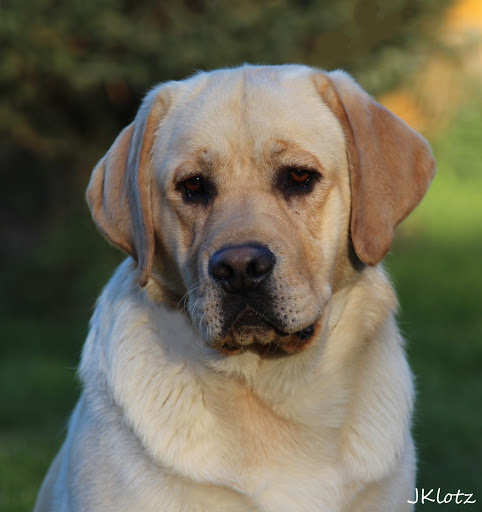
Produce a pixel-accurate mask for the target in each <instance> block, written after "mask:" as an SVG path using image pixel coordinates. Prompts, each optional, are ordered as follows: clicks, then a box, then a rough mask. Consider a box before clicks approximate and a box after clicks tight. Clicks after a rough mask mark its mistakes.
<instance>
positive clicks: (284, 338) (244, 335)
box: [216, 307, 320, 357]
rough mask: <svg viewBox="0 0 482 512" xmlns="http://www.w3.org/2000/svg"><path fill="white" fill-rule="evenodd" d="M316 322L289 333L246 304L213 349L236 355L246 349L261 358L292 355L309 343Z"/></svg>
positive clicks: (316, 327) (316, 325)
mask: <svg viewBox="0 0 482 512" xmlns="http://www.w3.org/2000/svg"><path fill="white" fill-rule="evenodd" d="M319 323H320V321H319V320H318V321H317V322H315V323H313V324H311V325H308V326H306V327H304V328H303V329H301V330H299V331H297V332H292V333H290V332H286V331H284V330H282V329H280V328H279V327H277V326H276V325H274V324H273V323H271V322H270V321H269V320H268V319H267V318H265V317H263V316H262V315H261V314H259V313H257V312H256V311H254V310H252V309H251V308H249V307H248V308H246V309H245V310H244V311H243V312H242V313H241V314H240V315H239V316H238V318H237V319H236V321H235V322H234V323H233V325H232V326H231V328H230V329H229V331H228V333H227V335H226V336H225V337H224V338H223V340H222V343H221V344H220V346H218V347H216V349H217V350H218V351H219V352H220V353H222V354H224V355H235V354H239V353H241V352H244V351H247V350H250V351H254V352H257V353H258V354H259V355H260V356H263V357H267V356H276V355H286V354H293V353H296V352H300V351H302V350H304V349H306V348H308V346H310V345H311V344H312V342H313V340H314V338H315V332H316V331H317V330H318V324H319Z"/></svg>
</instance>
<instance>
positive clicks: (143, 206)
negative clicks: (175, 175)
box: [87, 89, 167, 286]
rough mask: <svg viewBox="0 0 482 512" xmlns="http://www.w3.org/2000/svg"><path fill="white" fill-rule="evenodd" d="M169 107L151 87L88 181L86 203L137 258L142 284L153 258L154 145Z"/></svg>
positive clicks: (100, 223) (109, 236)
mask: <svg viewBox="0 0 482 512" xmlns="http://www.w3.org/2000/svg"><path fill="white" fill-rule="evenodd" d="M166 110H167V108H166V103H165V99H164V96H163V95H161V91H159V89H157V90H153V91H152V92H151V93H149V94H148V95H147V96H146V98H145V100H144V102H143V103H142V105H141V107H140V109H139V111H138V113H137V115H136V118H135V120H134V122H133V123H131V124H130V125H129V126H127V127H126V128H125V129H124V130H123V131H122V132H121V133H120V134H119V136H118V137H117V139H116V140H115V142H114V144H113V145H112V147H111V148H110V149H109V151H108V152H107V153H106V155H105V156H104V157H103V158H102V159H101V160H100V161H99V163H98V164H97V165H96V167H95V168H94V171H93V173H92V176H91V178H90V182H89V185H88V187H87V203H88V205H89V208H90V211H91V213H92V216H93V218H94V221H95V223H96V224H97V227H98V228H99V229H100V230H101V231H102V233H103V234H104V236H105V237H106V238H107V239H108V240H109V241H110V242H111V243H112V244H114V245H116V246H117V247H120V248H121V249H122V250H123V251H125V252H127V253H128V254H130V255H131V256H132V257H133V258H134V259H135V260H137V264H138V268H139V281H140V284H141V285H142V286H145V285H146V283H147V281H148V279H149V276H150V273H151V270H152V264H153V260H154V228H153V222H152V211H151V175H152V170H151V166H152V161H151V157H152V149H153V143H154V139H155V136H156V132H157V127H158V126H159V123H160V121H161V119H162V117H163V115H164V114H165V112H166Z"/></svg>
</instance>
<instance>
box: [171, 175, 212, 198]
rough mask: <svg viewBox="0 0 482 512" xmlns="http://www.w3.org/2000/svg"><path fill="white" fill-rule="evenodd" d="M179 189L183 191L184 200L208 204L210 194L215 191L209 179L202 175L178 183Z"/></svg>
mask: <svg viewBox="0 0 482 512" xmlns="http://www.w3.org/2000/svg"><path fill="white" fill-rule="evenodd" d="M178 189H179V191H180V192H181V193H182V196H183V198H184V201H186V202H189V203H202V204H207V203H208V202H209V198H210V196H211V195H212V194H213V193H214V190H213V187H212V186H211V185H210V183H209V181H207V180H204V179H203V178H202V177H201V176H192V177H191V178H188V179H187V180H184V181H181V182H180V183H179V184H178Z"/></svg>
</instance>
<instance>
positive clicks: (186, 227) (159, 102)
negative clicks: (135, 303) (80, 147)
mask: <svg viewBox="0 0 482 512" xmlns="http://www.w3.org/2000/svg"><path fill="white" fill-rule="evenodd" d="M433 174H434V161H433V158H432V154H431V152H430V149H429V147H428V145H427V143H426V141H425V140H424V139H423V138H422V137H421V136H420V135H418V134H417V133H415V132H414V131H413V130H411V129H410V128H409V127H408V126H407V125H406V124H405V123H404V122H403V121H401V120H400V119H398V118H397V117H395V116H394V115H393V114H391V113H390V112H388V111H387V110H386V109H384V108H383V107H382V106H381V105H379V104H377V103H376V102H375V101H373V100H372V99H371V98H370V97H369V96H368V95H367V94H366V93H365V92H364V91H362V90H361V89H360V88H359V87H358V86H357V85H356V84H355V83H354V82H353V80H352V79H351V78H350V77H348V76H347V75H346V74H344V73H342V72H333V73H324V72H321V71H318V70H314V69H310V68H307V67H303V66H279V67H276V66H275V67H251V66H245V67H243V68H239V69H233V70H221V71H215V72H211V73H202V74H199V75H196V76H195V77H193V78H191V79H189V80H186V81H183V82H171V83H167V84H165V85H161V86H159V87H157V88H156V89H154V90H153V91H152V92H151V93H149V94H148V95H147V97H146V99H145V100H144V103H143V104H142V106H141V108H140V110H139V112H138V114H137V117H136V119H135V120H134V122H133V123H132V124H131V125H130V126H128V127H127V128H126V129H125V130H124V131H123V132H121V134H120V135H119V137H118V138H117V140H116V141H115V143H114V145H113V146H112V148H111V149H110V150H109V151H108V153H107V154H106V155H105V157H104V158H103V159H102V160H101V161H100V162H99V164H98V165H97V167H96V168H95V170H94V172H93V175H92V178H91V182H90V184H89V188H88V191H87V198H88V203H89V206H90V208H91V211H92V214H93V217H94V220H95V221H96V223H97V225H98V227H99V228H100V229H101V231H102V232H103V233H104V235H105V236H106V237H107V238H108V239H109V240H110V241H111V242H112V243H113V244H115V245H117V246H119V247H120V248H121V249H123V250H124V251H126V252H127V253H128V254H130V255H131V256H133V258H134V259H135V260H136V261H137V264H138V268H139V275H140V282H141V284H142V285H145V284H146V283H147V282H148V280H149V279H150V278H151V277H152V279H154V280H155V281H156V282H159V283H161V284H160V286H162V287H163V288H165V289H167V290H169V291H170V293H171V294H172V295H173V296H175V297H178V300H180V304H181V305H183V306H185V309H186V311H187V313H188V315H189V316H190V318H191V320H192V323H193V325H194V327H195V328H196V329H197V330H199V332H200V334H201V337H202V338H203V340H204V341H205V342H206V343H207V344H208V345H209V346H211V347H213V348H215V349H217V350H218V351H220V352H222V353H225V354H233V353H236V352H239V351H240V350H248V349H253V350H256V351H257V352H258V353H260V354H267V353H269V352H270V350H271V349H270V348H268V347H279V348H278V349H277V350H279V351H282V352H284V353H292V352H298V351H301V350H304V349H306V348H307V347H308V346H310V345H311V344H312V343H313V342H314V341H316V339H317V336H316V333H317V332H319V331H320V330H321V326H322V325H323V322H324V312H325V311H326V309H327V305H328V304H329V302H330V300H331V297H332V295H333V293H334V292H336V291H337V290H338V289H340V288H342V287H343V286H345V285H347V283H350V282H352V281H353V280H354V279H356V277H357V275H359V274H360V273H361V272H363V268H364V266H366V265H368V266H374V265H376V264H377V263H379V262H380V260H381V259H382V258H383V257H384V255H385V254H386V252H387V251H388V249H389V248H390V245H391V242H392V238H393V231H394V228H395V227H396V225H397V224H398V223H399V222H401V221H402V220H403V219H404V218H405V217H406V216H407V215H408V214H409V213H410V211H411V210H412V209H413V208H414V207H415V206H416V205H417V203H418V202H419V201H420V199H421V198H422V196H423V194H424V193H425V191H426V189H427V187H428V185H429V183H430V180H431V179H432V177H433Z"/></svg>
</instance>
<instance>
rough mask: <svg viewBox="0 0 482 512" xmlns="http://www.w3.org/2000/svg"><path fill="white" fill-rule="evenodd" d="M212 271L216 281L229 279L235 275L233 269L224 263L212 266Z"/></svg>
mask: <svg viewBox="0 0 482 512" xmlns="http://www.w3.org/2000/svg"><path fill="white" fill-rule="evenodd" d="M210 271H211V275H212V276H213V277H214V278H215V279H228V278H229V277H231V275H232V274H233V269H232V268H231V267H230V266H229V265H225V264H224V263H222V262H217V263H215V264H213V265H211V268H210Z"/></svg>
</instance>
